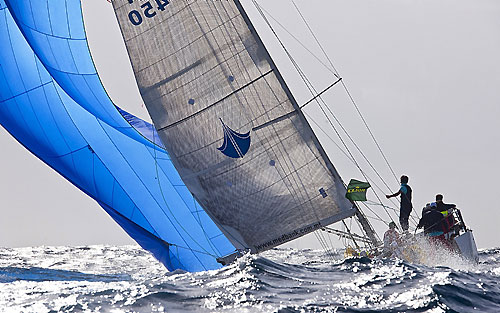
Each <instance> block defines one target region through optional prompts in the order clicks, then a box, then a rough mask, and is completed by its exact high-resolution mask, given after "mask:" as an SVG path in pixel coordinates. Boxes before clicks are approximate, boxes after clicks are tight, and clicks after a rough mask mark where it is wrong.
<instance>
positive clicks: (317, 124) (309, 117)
mask: <svg viewBox="0 0 500 313" xmlns="http://www.w3.org/2000/svg"><path fill="white" fill-rule="evenodd" d="M304 114H305V115H306V116H307V117H308V119H310V120H311V121H312V122H313V123H314V124H315V125H316V126H317V127H318V128H319V129H320V130H321V131H322V132H323V133H324V134H325V136H326V137H327V138H328V139H329V140H330V141H331V142H332V143H333V144H334V145H335V146H336V147H337V149H339V151H340V152H341V153H342V154H343V155H344V156H345V157H346V158H347V159H348V160H349V161H351V162H353V163H355V162H354V161H353V160H352V158H350V157H349V155H348V154H347V153H346V152H345V151H344V150H343V149H342V148H341V147H340V146H339V145H338V144H337V142H336V141H335V140H333V138H332V137H331V136H330V134H328V133H327V132H326V131H325V130H324V128H323V127H321V125H320V124H319V123H318V122H317V121H316V120H315V119H314V118H313V117H312V116H310V115H309V114H308V113H307V112H304ZM365 175H366V176H367V177H368V181H369V182H371V184H373V186H375V188H377V189H378V190H379V191H380V192H383V190H382V188H380V186H379V185H378V184H377V183H376V182H375V181H374V180H373V179H372V178H370V177H369V176H368V174H367V173H366V172H365ZM389 201H390V202H391V203H392V204H393V205H395V202H394V199H393V198H391V199H389ZM373 203H377V202H373ZM377 204H378V203H377ZM378 205H380V204H378ZM386 208H388V209H389V210H392V211H393V212H394V213H395V214H396V215H397V214H398V211H397V209H395V208H393V207H389V206H386ZM384 223H385V222H384Z"/></svg>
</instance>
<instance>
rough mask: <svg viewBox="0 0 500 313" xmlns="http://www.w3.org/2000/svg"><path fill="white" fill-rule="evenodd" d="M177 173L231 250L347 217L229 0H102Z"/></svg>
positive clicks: (324, 161)
mask: <svg viewBox="0 0 500 313" xmlns="http://www.w3.org/2000/svg"><path fill="white" fill-rule="evenodd" d="M113 6H114V9H115V13H116V16H117V19H118V22H119V24H120V28H121V31H122V34H123V37H124V39H125V43H126V47H127V50H128V53H129V56H130V59H131V62H132V67H133V70H134V73H135V76H136V80H137V83H138V85H139V90H140V92H141V95H142V97H143V99H144V103H145V104H146V106H147V108H148V111H149V113H150V115H151V117H152V119H153V122H154V125H155V127H156V129H157V130H158V133H159V134H160V137H161V138H162V141H163V143H164V144H165V146H166V149H167V150H168V152H169V154H170V156H171V158H172V160H173V162H174V165H175V167H176V168H177V170H178V171H179V174H180V175H181V177H182V179H183V181H184V182H185V184H186V186H187V187H188V188H189V190H190V191H191V192H192V193H193V195H194V196H195V198H196V199H197V200H198V201H199V203H200V204H201V205H202V206H203V208H204V209H205V210H206V212H207V213H208V214H209V215H210V216H211V218H212V219H213V220H214V221H215V222H216V223H217V225H218V226H219V227H220V228H221V230H222V231H223V232H224V234H225V235H226V236H227V237H228V239H229V240H231V242H232V243H233V244H234V245H235V247H237V248H238V249H250V250H251V251H252V252H260V251H264V250H267V249H270V248H272V247H274V246H277V245H280V244H282V243H284V242H287V241H289V240H292V239H295V238H297V237H300V236H302V235H305V234H307V233H310V232H312V231H314V230H316V229H318V228H320V227H322V226H326V225H328V224H331V223H334V222H337V221H339V220H342V219H345V218H348V217H350V216H353V215H354V214H355V213H356V212H357V210H356V209H355V208H354V207H353V205H352V204H351V203H350V202H349V201H348V200H347V199H345V197H344V194H345V190H346V189H345V187H344V184H343V182H342V180H341V178H340V176H339V174H338V173H337V171H336V170H335V168H334V167H333V165H332V164H331V162H330V160H329V159H328V157H327V156H326V154H325V152H324V150H323V148H322V147H321V145H320V144H319V142H318V140H317V138H316V136H315V135H314V133H313V131H312V129H311V127H310V126H309V124H308V122H307V121H306V119H305V117H304V115H303V114H302V112H301V111H300V109H299V106H298V104H297V102H296V101H295V99H294V98H293V96H292V94H291V93H290V91H289V90H288V87H287V86H286V84H285V82H284V80H283V78H282V77H281V75H280V73H279V72H278V70H277V68H276V66H275V65H274V63H273V61H272V59H271V58H270V56H269V53H268V52H267V50H266V49H265V47H264V45H263V44H262V42H261V40H260V38H259V37H258V35H257V33H256V32H255V30H254V29H253V26H252V25H251V23H250V21H249V20H248V17H247V16H246V14H245V12H244V10H243V8H242V6H241V4H240V3H239V1H237V0H234V1H233V0H229V1H228V0H223V1H205V0H171V1H166V0H150V1H144V0H141V1H139V0H114V1H113Z"/></svg>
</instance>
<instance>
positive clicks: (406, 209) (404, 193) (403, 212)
mask: <svg viewBox="0 0 500 313" xmlns="http://www.w3.org/2000/svg"><path fill="white" fill-rule="evenodd" d="M411 194H412V190H411V187H410V185H408V176H406V175H403V176H401V187H400V188H399V191H398V192H396V193H395V194H392V195H386V197H387V199H389V198H392V197H397V196H399V195H401V205H400V208H399V224H400V225H401V229H403V231H408V228H409V224H408V218H409V217H410V213H411V210H412V208H413V204H412V203H411Z"/></svg>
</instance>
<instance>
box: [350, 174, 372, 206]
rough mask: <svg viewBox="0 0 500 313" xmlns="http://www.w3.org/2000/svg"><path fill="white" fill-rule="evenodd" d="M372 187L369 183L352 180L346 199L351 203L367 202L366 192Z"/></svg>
mask: <svg viewBox="0 0 500 313" xmlns="http://www.w3.org/2000/svg"><path fill="white" fill-rule="evenodd" d="M370 187H371V186H370V184H369V183H367V182H362V181H359V180H356V179H351V181H350V182H349V185H348V186H347V193H346V194H345V197H346V198H347V199H349V200H351V201H366V191H367V190H368V188H370Z"/></svg>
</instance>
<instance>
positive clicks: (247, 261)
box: [0, 246, 500, 313]
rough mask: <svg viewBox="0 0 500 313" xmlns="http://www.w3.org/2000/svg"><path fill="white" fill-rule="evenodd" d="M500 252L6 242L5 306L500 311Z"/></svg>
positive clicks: (0, 303)
mask: <svg viewBox="0 0 500 313" xmlns="http://www.w3.org/2000/svg"><path fill="white" fill-rule="evenodd" d="M499 279H500V249H489V250H482V251H481V252H480V262H479V264H470V263H468V262H466V261H463V260H461V259H460V258H459V257H457V256H446V257H445V258H443V259H442V260H440V261H435V264H431V265H416V264H411V263H406V262H403V261H401V260H398V259H373V260H372V259H368V258H351V259H344V257H343V251H342V250H337V251H335V252H334V253H333V255H332V254H327V253H326V252H325V251H320V250H295V249H275V250H272V251H269V252H266V253H264V254H261V255H259V256H254V255H248V256H244V257H242V258H241V259H239V260H237V261H236V262H235V263H234V264H232V265H230V266H228V267H225V268H224V269H221V270H216V271H207V272H201V273H186V272H182V271H176V272H168V271H167V270H166V269H165V268H164V267H163V266H162V265H161V264H159V263H158V262H157V261H156V260H155V259H154V258H153V257H152V256H151V255H150V254H149V253H147V252H145V251H144V250H142V249H141V248H139V247H136V246H86V247H29V248H15V249H12V248H0V312H36V313H43V312H283V313H284V312H474V311H475V312H500V284H499Z"/></svg>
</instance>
